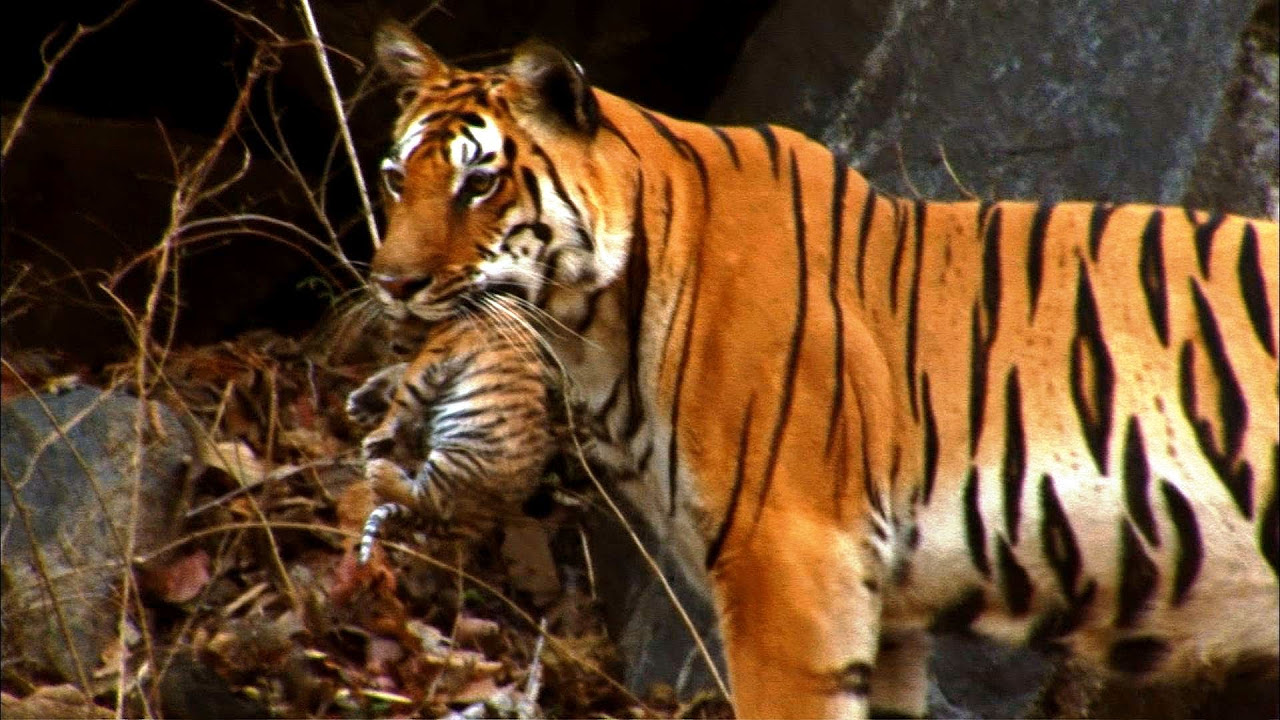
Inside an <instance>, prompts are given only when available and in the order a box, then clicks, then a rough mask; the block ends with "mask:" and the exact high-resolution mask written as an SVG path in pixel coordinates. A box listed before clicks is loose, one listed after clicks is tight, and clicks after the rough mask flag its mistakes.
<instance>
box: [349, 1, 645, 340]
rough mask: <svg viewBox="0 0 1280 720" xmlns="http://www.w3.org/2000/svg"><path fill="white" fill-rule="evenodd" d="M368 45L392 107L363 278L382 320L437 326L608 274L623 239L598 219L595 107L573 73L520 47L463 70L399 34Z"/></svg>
mask: <svg viewBox="0 0 1280 720" xmlns="http://www.w3.org/2000/svg"><path fill="white" fill-rule="evenodd" d="M374 45H375V48H376V52H377V56H378V60H379V62H380V64H381V66H382V67H383V69H384V70H386V72H387V73H388V74H389V75H390V76H391V78H392V80H393V81H394V82H395V83H397V84H398V86H399V88H400V94H399V102H400V105H401V109H402V113H401V115H400V117H399V119H398V120H397V121H396V123H395V126H394V135H393V138H394V139H393V143H392V147H391V150H390V152H389V153H388V154H387V156H386V158H385V159H384V160H383V161H382V165H381V173H382V184H383V190H384V193H385V200H386V211H387V221H388V227H387V230H386V234H385V237H384V238H383V243H382V245H381V247H380V248H379V249H378V250H377V252H376V253H375V254H374V257H373V261H372V267H371V273H370V276H371V279H372V280H373V285H374V292H375V293H376V295H377V297H378V299H379V300H381V301H382V303H383V304H384V307H385V308H386V310H387V312H388V313H389V314H390V315H391V316H392V317H396V318H406V317H411V316H412V317H417V318H420V319H423V320H427V321H433V320H438V319H441V318H444V317H448V316H450V315H452V314H455V313H457V312H459V311H461V310H462V309H464V308H466V307H467V304H468V302H471V301H474V300H475V299H476V298H477V297H480V296H483V295H484V294H486V293H499V294H505V295H514V296H516V297H519V298H522V299H523V300H525V301H528V302H531V303H535V304H538V305H542V304H543V302H544V300H545V299H546V296H547V294H548V293H550V292H552V291H553V290H563V289H568V290H570V291H574V290H579V291H590V290H593V289H595V288H598V287H602V286H604V285H605V284H608V282H610V281H611V280H612V278H613V277H615V276H616V275H617V271H618V268H619V267H620V265H621V257H620V256H621V254H623V252H624V250H623V249H622V246H623V245H624V244H625V240H623V239H621V237H620V236H621V235H623V234H625V233H618V232H615V231H611V230H610V225H611V224H613V225H617V223H616V222H612V221H610V220H609V219H608V218H607V217H605V214H604V213H602V212H600V211H599V208H601V207H602V206H603V205H606V204H608V200H607V198H604V197H601V196H600V193H601V189H602V188H605V189H606V190H605V191H606V192H607V186H608V185H609V183H608V182H598V181H597V180H598V179H599V176H601V175H602V174H605V170H604V168H603V167H602V166H603V165H607V164H608V163H607V161H603V160H602V158H601V157H600V155H599V153H598V152H597V151H596V148H595V146H596V138H597V136H598V135H599V133H598V132H597V129H598V126H599V124H600V110H599V105H598V104H597V100H596V97H595V94H594V91H593V90H592V89H591V87H590V86H589V85H588V84H587V82H586V79H585V77H584V76H583V73H582V70H581V68H580V67H578V65H577V64H576V63H574V62H573V61H572V60H570V59H569V58H567V57H566V56H564V55H562V54H561V53H560V52H559V51H557V50H555V49H553V48H552V47H550V46H549V45H546V44H543V43H539V42H530V43H526V44H525V45H523V46H521V47H520V48H519V49H517V50H516V52H515V53H514V55H513V57H512V59H511V61H510V62H509V63H507V64H506V65H505V66H501V67H498V68H494V69H490V70H485V71H480V72H468V71H464V70H461V69H458V68H456V67H453V66H451V65H449V64H448V63H446V62H445V61H443V60H442V59H441V58H440V57H439V56H437V55H436V54H435V52H434V51H432V50H431V49H430V48H429V47H427V46H426V45H425V44H423V43H422V42H421V41H420V40H418V38H417V37H416V36H415V35H414V34H413V33H412V32H411V31H409V30H408V29H407V28H404V27H403V26H400V25H398V24H387V25H384V26H383V27H382V28H381V29H380V30H379V31H378V34H377V36H376V37H375V43H374Z"/></svg>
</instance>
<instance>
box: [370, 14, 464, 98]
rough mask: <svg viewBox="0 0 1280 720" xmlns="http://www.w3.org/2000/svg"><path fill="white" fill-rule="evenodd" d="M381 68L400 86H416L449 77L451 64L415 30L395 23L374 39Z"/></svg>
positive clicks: (383, 26)
mask: <svg viewBox="0 0 1280 720" xmlns="http://www.w3.org/2000/svg"><path fill="white" fill-rule="evenodd" d="M373 47H374V52H375V54H376V55H377V56H378V64H379V65H380V66H381V67H382V69H383V70H384V71H386V73H387V74H388V75H390V76H391V79H392V80H393V81H394V82H395V83H396V84H397V85H400V86H417V85H421V84H422V82H423V81H425V80H430V79H432V78H435V77H444V76H446V75H448V74H449V73H450V68H449V64H448V63H446V62H445V61H444V60H441V59H440V56H439V55H436V52H435V51H434V50H432V49H431V48H429V47H427V45H426V43H424V42H422V41H421V40H419V39H418V36H417V35H415V34H414V33H413V31H412V30H410V29H409V28H407V27H405V26H404V25H401V24H400V23H398V22H396V21H394V20H388V21H387V22H384V23H383V24H382V25H381V26H380V27H379V28H378V31H377V32H376V33H374V36H373Z"/></svg>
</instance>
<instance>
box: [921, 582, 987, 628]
mask: <svg viewBox="0 0 1280 720" xmlns="http://www.w3.org/2000/svg"><path fill="white" fill-rule="evenodd" d="M986 608H987V599H986V597H985V596H984V595H983V594H982V590H980V589H978V588H970V589H968V590H966V591H964V592H963V593H961V594H960V596H959V598H958V599H957V600H956V601H955V602H953V603H951V604H950V605H948V606H946V607H945V608H943V609H942V611H941V612H939V613H938V614H937V615H935V616H934V617H933V622H931V623H929V632H932V633H951V632H965V631H967V630H968V629H969V628H970V626H972V625H973V621H974V620H977V619H978V617H979V616H980V615H982V612H983V611H984V610H986Z"/></svg>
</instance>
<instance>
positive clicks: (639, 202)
mask: <svg viewBox="0 0 1280 720" xmlns="http://www.w3.org/2000/svg"><path fill="white" fill-rule="evenodd" d="M644 185H645V181H644V177H643V175H642V176H641V177H640V182H639V183H637V187H636V199H635V202H634V204H633V207H632V212H633V213H634V214H635V215H634V217H633V218H632V221H631V251H630V252H629V253H628V254H627V298H626V303H627V421H626V425H625V426H624V429H623V434H624V435H626V437H627V439H628V440H630V439H631V438H633V437H635V435H636V433H637V432H639V430H640V427H641V423H642V421H643V420H644V405H643V403H642V401H641V397H640V376H639V373H640V334H641V331H642V330H643V324H644V306H645V300H646V298H647V297H648V295H649V236H648V235H647V234H646V233H645V228H644Z"/></svg>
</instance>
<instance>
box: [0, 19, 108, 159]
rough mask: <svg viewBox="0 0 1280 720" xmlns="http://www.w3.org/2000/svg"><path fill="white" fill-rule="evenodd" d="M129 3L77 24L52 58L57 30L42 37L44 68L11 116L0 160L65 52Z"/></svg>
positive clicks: (6, 155)
mask: <svg viewBox="0 0 1280 720" xmlns="http://www.w3.org/2000/svg"><path fill="white" fill-rule="evenodd" d="M130 5H133V0H125V1H124V2H122V3H120V6H119V7H117V8H116V9H115V10H113V11H111V14H110V15H108V16H106V17H105V18H103V19H102V21H101V22H99V23H97V24H96V25H79V24H77V25H76V29H75V31H74V32H72V33H71V37H70V38H68V39H67V41H66V42H65V43H63V45H62V47H60V48H58V50H57V52H55V53H54V54H53V57H52V58H50V57H49V56H48V55H46V54H45V51H46V50H48V49H49V43H50V42H52V41H53V36H54V35H57V34H58V31H57V30H55V31H53V32H52V33H50V34H49V36H48V37H46V38H45V39H44V42H42V43H40V60H41V62H42V63H43V64H44V70H43V71H41V73H40V78H39V79H38V80H36V84H35V85H34V86H32V88H31V92H29V93H27V96H26V97H25V98H23V100H22V105H21V106H19V107H18V113H17V114H16V115H15V116H14V118H13V127H11V128H9V134H8V135H7V136H6V137H5V139H4V145H3V147H0V162H3V161H4V159H5V158H7V157H9V150H10V149H12V148H13V141H14V139H16V138H17V137H18V133H19V132H21V131H22V126H23V124H24V123H26V121H27V114H28V113H30V112H31V106H32V105H34V104H35V101H36V98H37V97H39V95H40V92H41V91H42V90H44V86H45V85H47V84H48V83H49V78H50V77H51V76H52V75H53V69H54V68H55V67H57V66H58V64H59V63H61V62H62V59H63V58H65V57H66V56H67V53H69V52H71V48H73V47H75V46H76V43H78V42H80V41H81V40H83V39H84V38H85V37H86V36H89V35H92V34H94V33H96V32H98V31H99V30H101V29H102V28H104V27H106V26H108V25H110V24H111V23H113V22H115V19H116V18H118V17H120V15H121V14H123V13H124V11H125V10H128V9H129V6H130Z"/></svg>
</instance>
